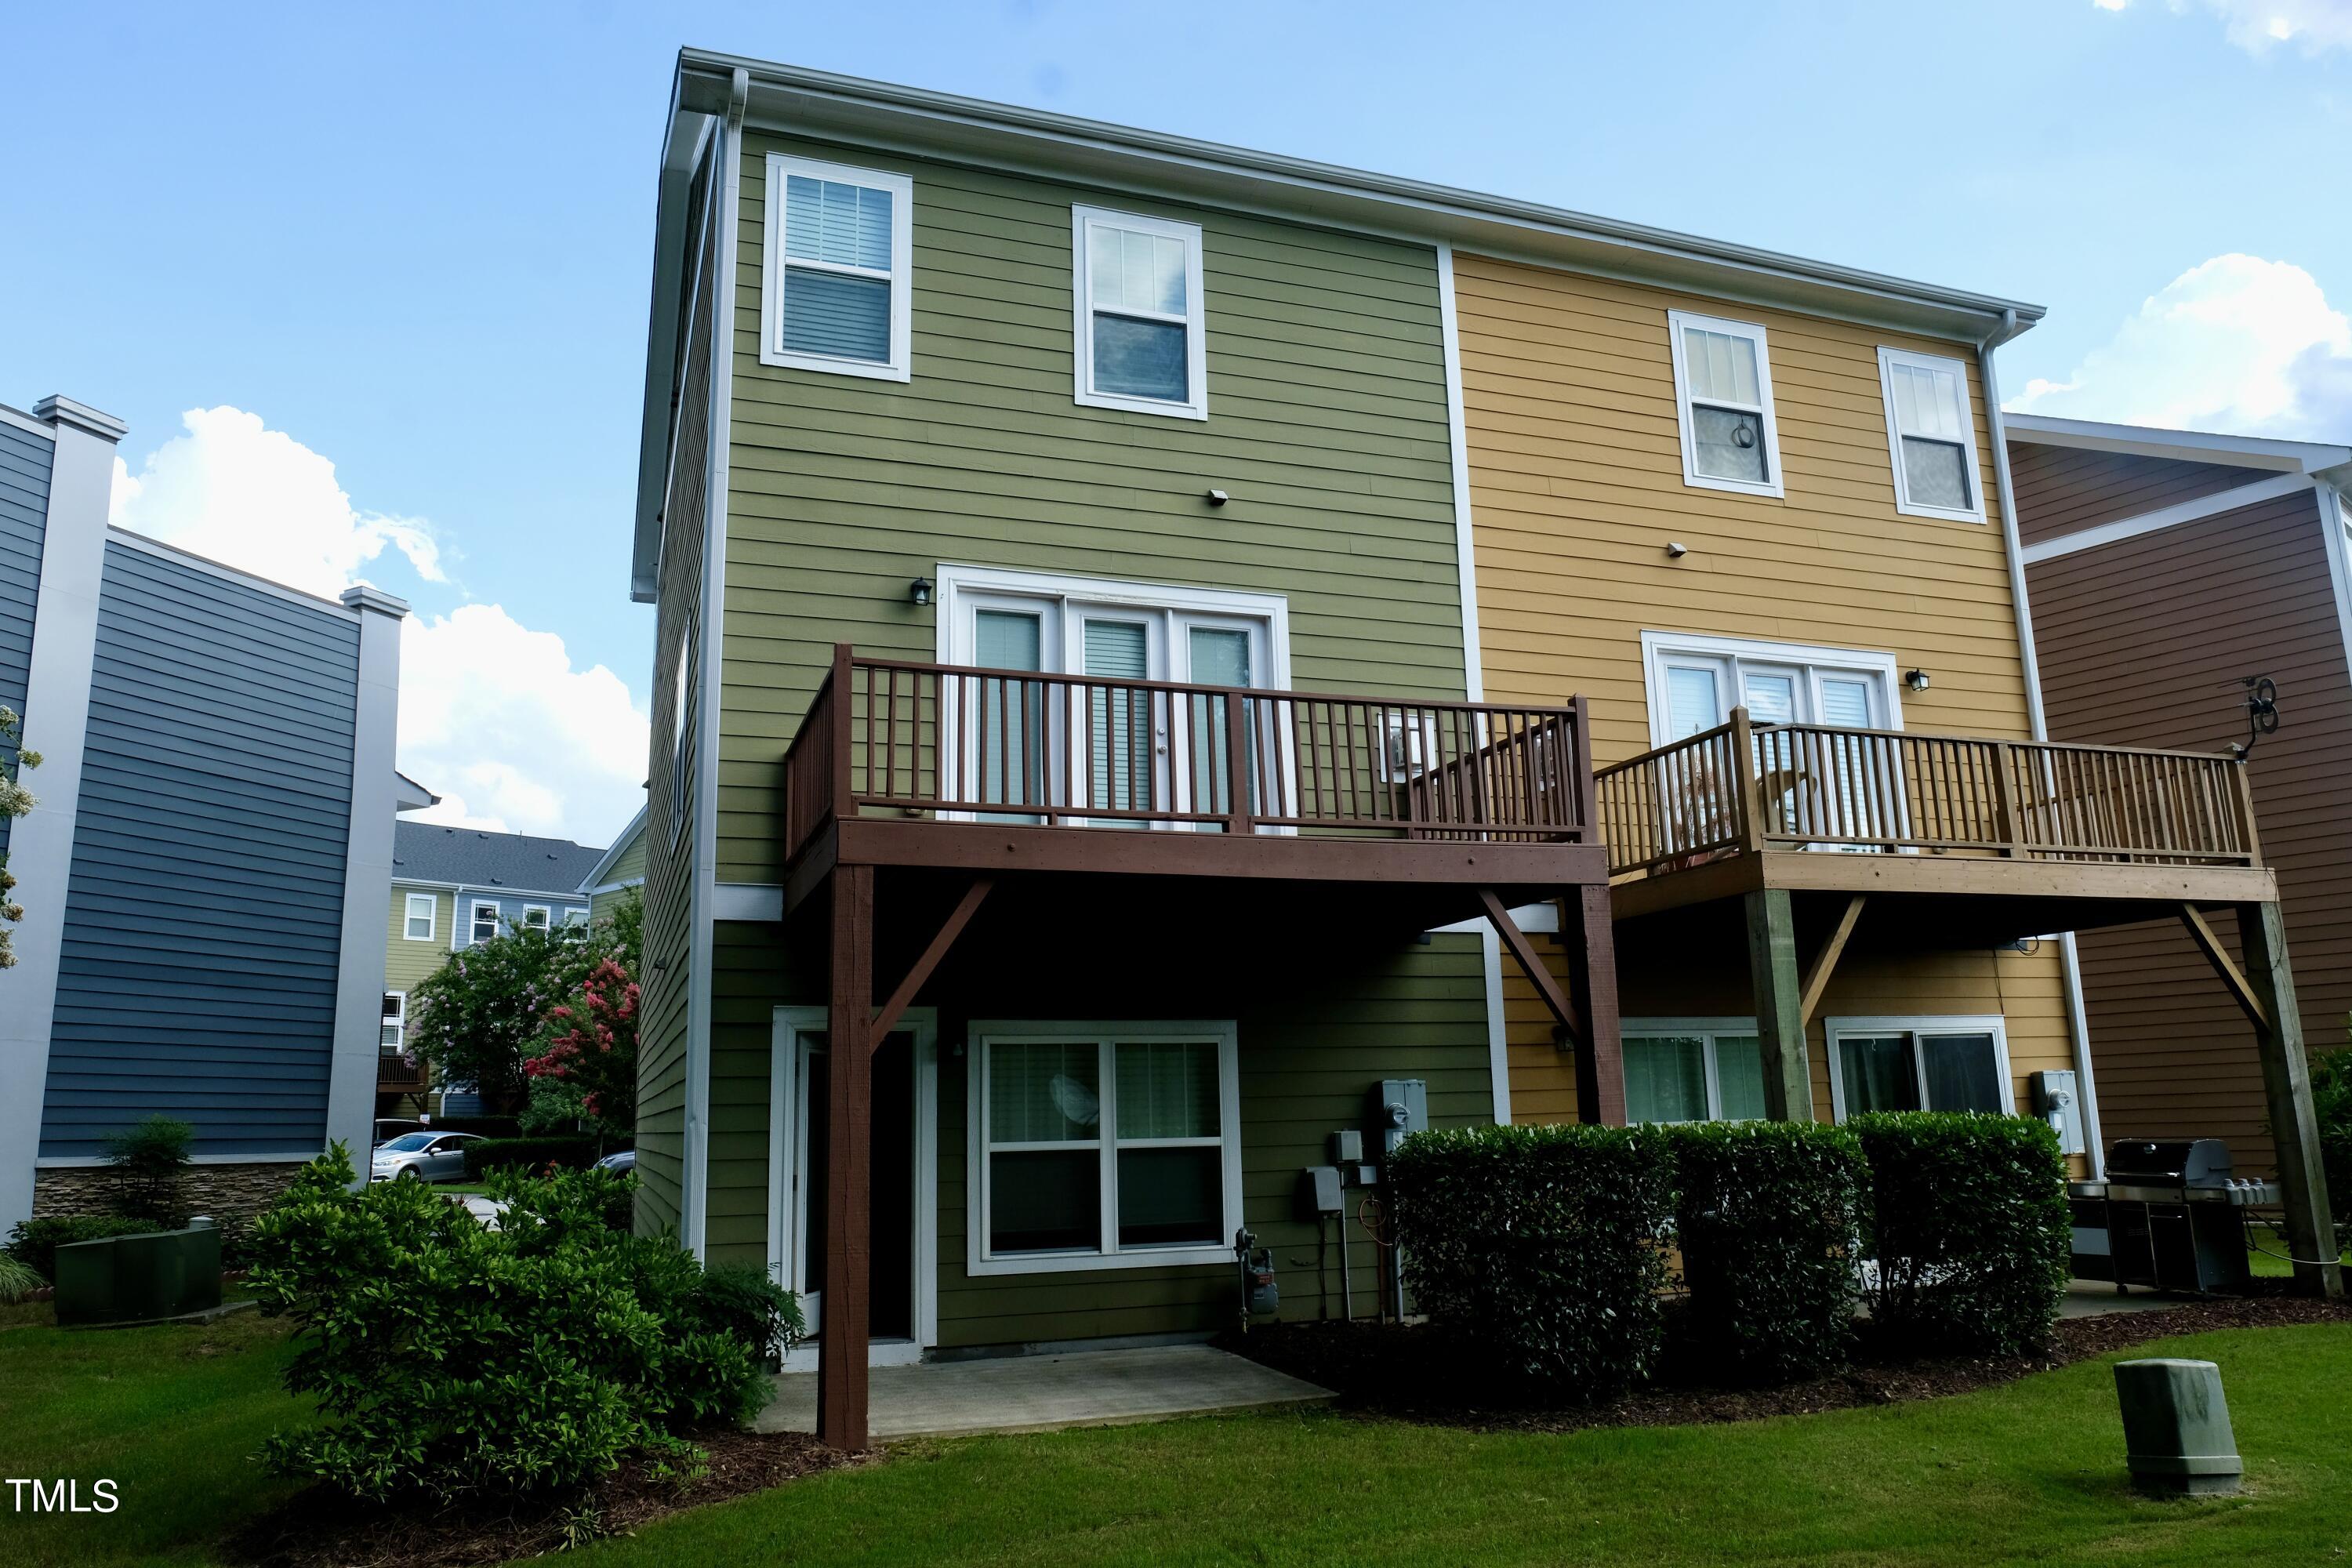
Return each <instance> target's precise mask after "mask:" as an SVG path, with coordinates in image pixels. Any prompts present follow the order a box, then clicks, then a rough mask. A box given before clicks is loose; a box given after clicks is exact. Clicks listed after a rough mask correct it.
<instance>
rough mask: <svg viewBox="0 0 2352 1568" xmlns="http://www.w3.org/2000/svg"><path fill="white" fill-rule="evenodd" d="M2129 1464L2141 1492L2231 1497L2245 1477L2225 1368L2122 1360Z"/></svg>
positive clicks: (2119, 1386) (2120, 1396) (2119, 1389)
mask: <svg viewBox="0 0 2352 1568" xmlns="http://www.w3.org/2000/svg"><path fill="white" fill-rule="evenodd" d="M2116 1400H2117V1402H2118V1403H2120V1404H2121V1405H2122V1406H2123V1414H2124V1453H2125V1462H2126V1464H2128V1465H2129V1466H2130V1467H2131V1475H2132V1480H2133V1482H2134V1484H2135V1485H2137V1487H2138V1488H2139V1489H2140V1490H2142V1491H2144V1492H2154V1493H2156V1494H2158V1495H2159V1496H2164V1497H2216V1496H2226V1495H2227V1494H2229V1493H2231V1492H2234V1491H2236V1490H2237V1489H2238V1487H2239V1483H2240V1482H2242V1480H2243V1479H2245V1474H2246V1465H2245V1461H2244V1460H2242V1459H2241V1458H2238V1439H2237V1435H2236V1434H2235V1433H2233V1432H2231V1430H2230V1405H2229V1402H2228V1401H2227V1400H2225V1399H2223V1398H2222V1397H2221V1368H2220V1367H2218V1366H2215V1365H2214V1364H2213V1363H2211V1362H2210V1361H2175V1360H2171V1359H2169V1358H2165V1359H2150V1360H2147V1361H2123V1362H2117V1363H2116Z"/></svg>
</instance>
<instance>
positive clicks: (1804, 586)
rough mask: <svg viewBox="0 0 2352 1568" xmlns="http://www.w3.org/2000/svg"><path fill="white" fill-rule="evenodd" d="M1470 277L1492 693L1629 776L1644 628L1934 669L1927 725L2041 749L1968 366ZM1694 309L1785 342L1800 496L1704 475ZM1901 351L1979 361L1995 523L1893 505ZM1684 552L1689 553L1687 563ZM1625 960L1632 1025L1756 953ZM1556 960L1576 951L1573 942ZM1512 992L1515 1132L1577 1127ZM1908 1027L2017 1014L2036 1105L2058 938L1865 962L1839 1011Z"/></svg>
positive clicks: (1466, 320) (1526, 998)
mask: <svg viewBox="0 0 2352 1568" xmlns="http://www.w3.org/2000/svg"><path fill="white" fill-rule="evenodd" d="M1454 278H1455V290H1456V300H1457V307H1458V310H1459V314H1460V331H1461V344H1462V383H1463V405H1464V414H1465V433H1466V436H1467V437H1468V445H1469V454H1470V475H1471V484H1470V491H1471V501H1472V506H1473V509H1474V512H1475V547H1476V557H1477V586H1478V615H1479V634H1480V647H1481V652H1482V655H1483V658H1484V660H1485V667H1486V696H1487V699H1488V700H1490V701H1526V702H1553V701H1559V700H1564V699H1565V698H1567V697H1568V696H1569V695H1570V694H1571V693H1574V692H1579V691H1581V692H1582V693H1584V694H1585V696H1586V697H1587V698H1588V699H1589V700H1591V704H1592V715H1593V752H1594V759H1595V761H1596V762H1597V763H1601V764H1602V765H1606V764H1607V763H1612V762H1617V761H1621V760H1622V759H1623V758H1626V757H1629V756H1632V755H1633V754H1635V753H1637V752H1642V751H1644V750H1646V749H1647V748H1648V746H1649V744H1650V730H1649V709H1648V704H1647V700H1646V693H1645V691H1644V687H1643V668H1642V648H1641V634H1642V633H1643V632H1644V631H1671V632H1689V633H1699V634H1705V635H1710V636H1717V637H1759V638H1769V639H1774V640H1779V641H1785V642H1801V643H1815V644H1824V645H1828V646H1831V647H1853V648H1866V649H1872V650H1878V651H1884V652H1889V653H1892V654H1893V655H1894V656H1895V658H1896V660H1897V661H1898V668H1911V667H1913V666H1915V665H1916V666H1918V667H1920V668H1925V669H1927V671H1928V672H1929V674H1930V675H1931V676H1932V677H1933V685H1932V687H1931V688H1930V689H1929V690H1927V692H1925V693H1913V692H1909V691H1905V692H1901V693H1899V694H1898V695H1899V696H1900V697H1901V699H1902V703H1903V719H1904V725H1905V727H1906V729H1913V730H1927V731H1944V732H1948V733H1959V734H1979V735H2001V736H2009V737H2011V738H2022V737H2024V736H2025V735H2026V734H2027V733H2028V732H2029V723H2028V720H2027V711H2026V700H2025V679H2024V668H2023V665H2022V662H2021V658H2020V657H2019V650H2018V642H2017V623H2016V619H2015V612H2014V608H2013V604H2012V600H2011V591H2010V583H2009V569H2008V563H2007V560H2006V557H2005V555H2004V546H2003V543H2002V536H2001V530H2000V526H1999V521H1998V520H1999V515H2000V513H1999V510H1998V497H1997V494H1996V492H1995V489H1994V479H1993V470H1992V443H1991V438H1990V430H1989V428H1988V426H1987V422H1986V410H1985V404H1984V392H1983V388H1982V386H1981V384H1979V379H1978V374H1977V366H1976V364H1975V361H1974V355H1973V353H1971V352H1970V351H1969V349H1967V348H1965V347H1959V346H1956V345H1953V344H1949V343H1939V342H1931V341H1926V340H1920V339H1915V338H1910V337H1906V336H1905V335H1903V334H1899V333H1890V332H1885V331H1878V330H1876V329H1874V328H1870V327H1864V326H1857V325H1851V324H1847V323H1843V322H1837V321H1822V320H1818V319H1814V318H1811V317H1805V316H1797V315H1791V314H1789V313H1787V312H1784V311H1779V310H1758V309H1754V308H1751V307H1748V306H1745V305H1729V304H1726V303H1724V302H1722V301H1720V300H1704V299H1698V298H1695V297H1691V296H1687V295H1681V294H1675V293H1673V292H1670V291H1667V290H1664V289H1651V288H1644V287H1642V286H1640V285H1636V284H1631V283H1622V282H1614V281H1610V280H1606V279H1594V278H1586V277H1580V276H1575V275H1571V274H1566V273H1560V272H1552V271H1546V270H1542V269H1539V268H1528V267H1521V266H1517V265H1515V264H1512V263H1508V262H1502V261H1496V260H1491V259H1488V258H1482V257H1475V256H1466V255H1464V256H1457V257H1456V258H1455V262H1454ZM1675 309H1682V310H1697V311H1701V312H1704V313H1706V314H1709V315H1716V316H1724V317H1729V318H1731V319H1734V320H1737V321H1752V322H1755V323H1757V324H1759V325H1760V326H1762V327H1763V328H1764V329H1765V332H1766V334H1767V339H1768V352H1769V356H1770V362H1771V371H1772V386H1773V394H1774V417H1775V421H1776V423H1777V425H1778V427H1779V437H1780V458H1781V469H1782V478H1783V480H1784V489H1786V491H1787V494H1786V496H1785V498H1782V499H1770V498H1762V497H1752V496H1746V495H1738V494H1733V493H1730V492H1727V491H1721V490H1712V489H1694V488H1692V487H1690V486H1688V485H1686V484H1685V483H1684V481H1683V469H1682V448H1681V440H1680V434H1679V427H1678V426H1677V423H1676V418H1675V384H1674V364H1673V358H1672V353H1671V348H1670V344H1669V340H1668V337H1667V332H1666V312H1667V311H1668V310H1675ZM1881 344H1885V345H1888V346H1892V347H1896V348H1908V349H1916V350H1919V351H1921V352H1924V353H1939V354H1945V355H1948V356H1950V357H1954V358H1958V359H1962V360H1964V361H1966V362H1967V363H1968V365H1969V398H1970V401H1971V405H1972V409H1973V412H1974V414H1975V416H1976V426H1977V435H1976V439H1977V454H1978V458H1979V478H1978V483H1979V486H1980V487H1981V490H1982V493H1983V494H1984V495H1985V497H1986V498H1987V507H1986V515H1987V517H1988V519H1989V520H1990V521H1987V522H1984V523H1973V522H1948V521H1939V520H1931V519H1926V518H1917V517H1906V516H1904V515H1902V514H1901V513H1899V512H1897V511H1896V510H1895V489H1894V474H1893V470H1892V465H1891V459H1890V458H1889V456H1888V452H1887V445H1886V416H1885V406H1884V403H1883V401H1882V394H1881V390H1880V385H1879V374H1878V349H1879V346H1880V345H1881ZM1669 540H1674V541H1677V542H1681V543H1683V544H1685V545H1686V546H1688V547H1689V552H1690V553H1689V554H1687V555H1685V556H1684V557H1683V558H1682V559H1680V560H1678V561H1677V560H1674V559H1671V558H1669V557H1668V556H1667V554H1666V548H1665V547H1666V543H1667V542H1668V541H1669ZM1869 919H1870V917H1869V915H1868V914H1867V913H1865V914H1864V924H1865V926H1866V925H1867V923H1868V921H1869ZM1620 943H1621V945H1620V949H1619V953H1618V973H1619V982H1620V990H1621V1000H1622V1013H1623V1016H1625V1017H1626V1018H1627V1019H1629V1020H1631V1019H1638V1018H1641V1017H1644V1016H1699V1015H1707V1014H1725V1015H1739V1014H1745V1013H1747V1012H1748V1011H1749V1010H1750V1006H1751V1005H1750V1003H1749V1000H1748V979H1747V974H1748V971H1747V955H1746V951H1745V949H1744V947H1743V946H1742V945H1741V944H1740V943H1739V942H1738V941H1737V940H1736V939H1734V938H1732V937H1728V936H1727V937H1726V938H1725V939H1724V940H1722V941H1720V942H1714V943H1711V944H1710V945H1711V946H1712V948H1713V951H1709V952H1644V951H1641V943H1640V942H1639V940H1638V938H1636V939H1635V940H1634V941H1633V942H1628V941H1627V937H1626V934H1625V933H1624V932H1623V931H1621V933H1620ZM1543 951H1544V952H1546V954H1547V956H1548V957H1549V958H1550V959H1552V960H1554V961H1555V962H1557V961H1558V960H1559V958H1560V953H1559V949H1558V948H1557V947H1555V946H1552V945H1550V944H1545V946H1544V949H1543ZM1808 956H1810V955H1809V954H1801V958H1803V957H1808ZM1560 972H1561V973H1563V975H1564V973H1565V968H1564V965H1561V966H1560ZM1504 984H1505V990H1506V993H1507V1016H1508V1018H1509V1021H1510V1038H1511V1100H1512V1114H1513V1116H1514V1118H1515V1119H1516V1120H1519V1121H1562V1120H1570V1119H1572V1118H1573V1117H1574V1115H1575V1110H1576V1089H1575V1082H1574V1078H1573V1075H1572V1073H1571V1071H1570V1064H1569V1062H1568V1059H1567V1058H1564V1057H1562V1056H1561V1055H1560V1054H1559V1052H1558V1051H1556V1050H1555V1049H1554V1048H1553V1047H1552V1045H1551V1030H1550V1021H1549V1016H1547V1015H1545V1014H1544V1012H1543V1009H1542V1007H1541V1005H1540V1004H1538V1002H1537V1001H1536V999H1535V995H1534V993H1533V991H1532V990H1531V989H1530V988H1529V987H1528V984H1527V983H1526V981H1525V979H1524V978H1523V977H1522V976H1520V975H1518V974H1517V973H1516V972H1515V970H1514V967H1513V966H1512V965H1511V964H1510V963H1508V961H1506V962H1505V964H1504ZM1895 1013H1902V1014H1910V1013H1930V1014H1957V1013H2001V1014H2003V1015H2005V1016H2006V1017H2007V1019H2008V1032H2009V1045H2010V1065H2011V1069H2012V1071H2013V1072H2014V1073H2015V1075H2016V1077H2017V1079H2018V1087H2019V1091H2020V1094H2021V1096H2022V1093H2023V1086H2024V1076H2025V1075H2026V1074H2027V1073H2029V1072H2032V1071H2033V1070H2035V1069H2037V1068H2058V1067H2067V1066H2070V1065H2072V1053H2071V1047H2070V1044H2069V1039H2068V1035H2067V1030H2066V1025H2065V1014H2064V1002H2063V988H2062V983H2061V980H2060V971H2059V967H2058V955H2057V952H2056V947H2055V944H2054V943H2053V944H2045V945H2044V946H2043V947H2042V949H2041V950H2040V951H2038V952H2033V953H2030V954H2020V953H2007V954H2000V955H1995V954H1991V953H1987V952H1948V953H1930V954H1921V955H1914V956H1907V957H1890V956H1883V955H1873V954H1869V953H1862V952H1857V953H1854V954H1853V955H1851V956H1849V957H1848V958H1847V960H1846V961H1845V963H1843V964H1842V965H1841V966H1840V969H1839V971H1838V973H1837V974H1836V975H1835V977H1834V978H1833V979H1832V982H1831V985H1830V989H1829V991H1828V994H1826V996H1825V997H1824V999H1823V1003H1822V1008H1821V1011H1820V1014H1819V1015H1818V1017H1820V1018H1828V1017H1835V1016H1846V1015H1863V1014H1895ZM1812 1050H1813V1062H1814V1078H1815V1104H1816V1107H1817V1109H1818V1110H1819V1112H1820V1114H1822V1116H1827V1115H1828V1114H1829V1105H1830V1097H1829V1084H1828V1078H1827V1066H1826V1062H1827V1051H1826V1049H1825V1047H1824V1037H1823V1035H1822V1027H1821V1025H1820V1023H1819V1022H1818V1021H1817V1022H1816V1023H1815V1025H1814V1027H1813V1030H1812ZM2021 1103H2022V1100H2021Z"/></svg>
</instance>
